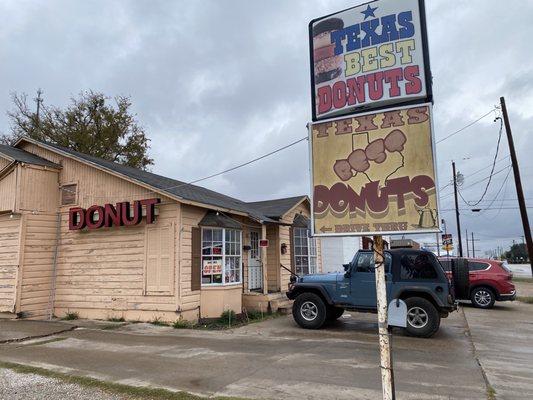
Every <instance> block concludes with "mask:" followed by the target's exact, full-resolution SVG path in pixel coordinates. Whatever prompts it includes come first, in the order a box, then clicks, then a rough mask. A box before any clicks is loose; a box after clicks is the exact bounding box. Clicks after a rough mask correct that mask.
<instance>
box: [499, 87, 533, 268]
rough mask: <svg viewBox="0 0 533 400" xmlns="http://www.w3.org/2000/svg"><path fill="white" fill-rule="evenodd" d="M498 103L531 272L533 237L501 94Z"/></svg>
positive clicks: (532, 265) (509, 124)
mask: <svg viewBox="0 0 533 400" xmlns="http://www.w3.org/2000/svg"><path fill="white" fill-rule="evenodd" d="M500 103H501V105H502V114H503V122H504V123H505V132H506V133H507V141H508V143H509V153H510V155H511V161H512V164H513V175H514V183H515V186H516V194H517V195H518V205H519V206H520V216H521V217H522V226H523V228H524V236H525V237H526V243H527V253H528V256H529V261H530V263H531V272H532V273H533V239H532V238H531V228H530V227H529V219H528V216H527V209H526V202H525V200H524V191H523V190H522V181H521V179H520V169H519V168H518V159H517V158H516V151H515V148H514V141H513V134H512V132H511V123H510V122H509V115H508V114H507V107H506V106H505V99H504V98H503V96H502V97H500Z"/></svg>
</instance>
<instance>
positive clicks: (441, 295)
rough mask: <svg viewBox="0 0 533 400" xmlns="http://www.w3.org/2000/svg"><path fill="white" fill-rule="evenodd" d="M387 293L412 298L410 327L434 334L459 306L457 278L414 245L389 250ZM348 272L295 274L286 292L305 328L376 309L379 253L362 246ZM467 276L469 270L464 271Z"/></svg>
mask: <svg viewBox="0 0 533 400" xmlns="http://www.w3.org/2000/svg"><path fill="white" fill-rule="evenodd" d="M384 258H385V276H386V285H387V299H388V301H389V302H390V301H391V300H392V299H402V300H404V301H405V303H406V304H407V328H406V330H407V332H408V333H409V334H410V335H413V336H419V337H430V336H432V335H434V334H435V332H437V331H438V329H439V326H440V320H441V318H446V317H447V316H448V314H449V313H450V312H451V311H453V310H456V309H457V304H456V301H455V296H454V290H453V285H452V282H450V281H449V279H448V277H447V276H446V274H445V273H444V270H443V269H442V267H441V266H440V264H439V262H438V260H437V258H436V257H435V256H434V255H433V254H432V253H429V252H426V251H421V250H412V249H395V250H386V251H384ZM344 269H345V272H344V273H330V274H314V275H305V276H293V277H291V282H290V284H289V290H288V292H287V297H288V298H289V299H291V300H294V303H293V308H292V314H293V316H294V319H295V321H296V322H297V323H298V325H300V326H301V327H302V328H306V329H319V328H321V327H322V326H323V325H324V323H326V322H327V321H333V320H336V319H337V318H339V317H340V316H341V315H342V314H343V313H344V311H345V310H350V311H363V312H376V311H377V305H376V281H375V270H374V253H373V252H372V251H369V250H360V251H358V252H357V253H356V255H355V256H354V258H353V260H352V261H351V262H350V263H349V264H345V265H344ZM463 276H464V279H465V280H468V278H467V272H466V273H465V274H463Z"/></svg>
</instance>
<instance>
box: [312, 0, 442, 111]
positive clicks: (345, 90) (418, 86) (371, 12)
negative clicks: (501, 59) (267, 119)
mask: <svg viewBox="0 0 533 400" xmlns="http://www.w3.org/2000/svg"><path fill="white" fill-rule="evenodd" d="M425 24H426V22H425V11H424V2H423V0H401V1H399V0H376V1H372V2H370V3H366V4H363V5H360V6H357V7H353V8H350V9H347V10H344V11H340V12H338V13H334V14H331V15H328V16H325V17H321V18H317V19H315V20H313V21H311V22H310V24H309V43H310V57H311V90H312V95H311V98H312V110H313V121H317V120H322V119H326V118H331V117H336V116H341V115H347V114H353V113H356V112H365V111H368V110H372V109H380V108H385V107H391V106H394V105H398V104H400V103H403V104H410V103H416V102H418V103H420V102H431V101H432V98H431V73H430V70H429V54H428V48H427V37H426V26H425Z"/></svg>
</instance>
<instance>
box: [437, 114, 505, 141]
mask: <svg viewBox="0 0 533 400" xmlns="http://www.w3.org/2000/svg"><path fill="white" fill-rule="evenodd" d="M496 110H498V108H497V107H494V108H493V109H492V110H490V111H489V112H488V113H486V114H483V115H482V116H481V117H479V118H478V119H476V120H475V121H472V122H471V123H469V124H468V125H466V126H463V127H462V128H461V129H458V130H456V131H455V132H452V133H450V134H449V135H448V136H445V137H443V138H442V139H439V140H437V141H436V142H435V143H436V144H439V143H441V142H444V141H445V140H446V139H449V138H451V137H452V136H455V135H457V134H458V133H460V132H462V131H464V130H465V129H467V128H470V127H471V126H472V125H474V124H476V123H478V122H479V121H481V120H482V119H483V118H485V117H486V116H487V115H489V114H490V113H492V112H495V111H496Z"/></svg>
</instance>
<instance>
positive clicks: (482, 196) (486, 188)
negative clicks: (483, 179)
mask: <svg viewBox="0 0 533 400" xmlns="http://www.w3.org/2000/svg"><path fill="white" fill-rule="evenodd" d="M498 118H499V120H500V132H499V133H498V141H497V143H496V153H495V154H494V160H493V161H492V168H491V170H490V175H489V180H488V181H487V185H486V186H485V190H484V191H483V193H482V194H481V197H480V198H479V200H478V201H476V202H472V203H470V202H468V201H466V200H465V198H464V197H463V195H462V194H461V193H459V195H460V196H461V199H462V200H463V201H464V202H465V203H466V204H468V205H469V206H471V207H473V206H477V205H478V204H479V203H481V201H482V200H483V198H484V197H485V195H486V194H487V191H488V190H489V186H490V183H491V181H492V176H493V174H494V168H495V167H496V160H497V159H498V152H499V151H500V142H501V140H502V132H503V119H502V118H500V117H498ZM507 176H509V174H507ZM505 181H507V177H505ZM502 188H503V185H502ZM502 188H500V190H499V191H498V194H500V191H501V190H502ZM496 196H497V195H496Z"/></svg>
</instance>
